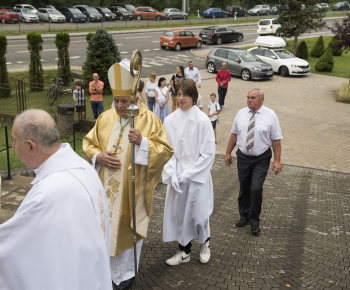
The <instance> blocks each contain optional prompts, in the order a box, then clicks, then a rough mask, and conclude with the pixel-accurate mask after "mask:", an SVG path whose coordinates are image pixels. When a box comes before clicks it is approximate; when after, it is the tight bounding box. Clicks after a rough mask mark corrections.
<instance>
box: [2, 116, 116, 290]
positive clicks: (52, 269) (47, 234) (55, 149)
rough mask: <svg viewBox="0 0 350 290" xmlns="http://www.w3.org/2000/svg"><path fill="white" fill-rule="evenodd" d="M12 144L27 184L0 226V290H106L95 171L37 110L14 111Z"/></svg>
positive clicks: (104, 230)
mask: <svg viewBox="0 0 350 290" xmlns="http://www.w3.org/2000/svg"><path fill="white" fill-rule="evenodd" d="M12 139H13V144H12V147H13V149H14V150H15V152H16V155H17V157H18V159H19V160H20V161H22V162H23V163H24V164H25V165H27V166H28V167H30V168H32V169H34V172H35V174H36V177H35V179H34V180H33V181H32V185H33V187H32V189H31V190H30V191H29V192H28V193H27V195H26V197H25V198H24V200H23V201H22V203H21V205H20V206H19V208H18V210H17V211H16V213H15V214H14V216H13V217H12V218H10V219H9V220H8V221H6V222H5V223H3V224H2V225H0V289H1V290H17V289H18V290H19V289H25V290H41V289H45V290H46V289H50V290H62V289H64V290H96V289H99V290H111V289H112V283H111V280H110V279H111V275H110V272H109V216H108V203H107V199H106V196H105V192H104V189H103V186H102V183H101V181H100V180H99V178H98V175H97V174H96V172H95V171H94V170H93V169H92V168H91V166H90V164H89V163H87V162H86V161H85V160H84V159H83V158H81V157H79V156H78V155H77V154H76V153H75V152H74V151H73V150H72V148H71V147H70V145H69V144H61V142H60V138H59V133H58V130H57V127H56V124H55V121H54V120H53V118H52V117H51V116H50V115H49V114H48V113H46V112H45V111H42V110H34V109H31V110H28V111H24V112H23V113H22V114H20V115H19V116H17V117H16V119H15V122H14V125H13V130H12Z"/></svg>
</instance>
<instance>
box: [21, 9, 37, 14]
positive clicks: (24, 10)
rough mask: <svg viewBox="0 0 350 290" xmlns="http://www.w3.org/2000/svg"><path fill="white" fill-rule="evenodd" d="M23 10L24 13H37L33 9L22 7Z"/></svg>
mask: <svg viewBox="0 0 350 290" xmlns="http://www.w3.org/2000/svg"><path fill="white" fill-rule="evenodd" d="M22 12H23V13H30V14H35V13H34V12H33V10H30V9H22Z"/></svg>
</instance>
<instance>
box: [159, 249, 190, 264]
mask: <svg viewBox="0 0 350 290" xmlns="http://www.w3.org/2000/svg"><path fill="white" fill-rule="evenodd" d="M190 259H191V254H186V253H185V251H178V252H177V253H176V254H175V255H174V256H173V257H172V258H170V259H168V260H166V261H165V263H167V264H168V265H170V266H176V265H180V264H181V263H187V262H189V261H190Z"/></svg>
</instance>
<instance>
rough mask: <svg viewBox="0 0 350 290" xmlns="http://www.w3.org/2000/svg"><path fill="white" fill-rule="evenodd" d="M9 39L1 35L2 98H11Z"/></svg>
mask: <svg viewBox="0 0 350 290" xmlns="http://www.w3.org/2000/svg"><path fill="white" fill-rule="evenodd" d="M6 52H7V39H6V36H5V35H0V98H8V97H10V96H11V89H10V88H9V87H8V86H7V85H8V84H9V76H8V71H7V65H6V58H5V55H6Z"/></svg>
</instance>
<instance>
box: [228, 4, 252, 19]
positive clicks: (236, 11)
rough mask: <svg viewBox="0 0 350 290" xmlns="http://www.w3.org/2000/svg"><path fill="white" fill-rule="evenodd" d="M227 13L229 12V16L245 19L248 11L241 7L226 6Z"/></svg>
mask: <svg viewBox="0 0 350 290" xmlns="http://www.w3.org/2000/svg"><path fill="white" fill-rule="evenodd" d="M225 11H226V12H227V16H231V17H234V16H235V14H236V17H244V16H245V15H246V13H247V12H246V11H245V10H244V9H243V8H242V7H241V6H226V8H225Z"/></svg>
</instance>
